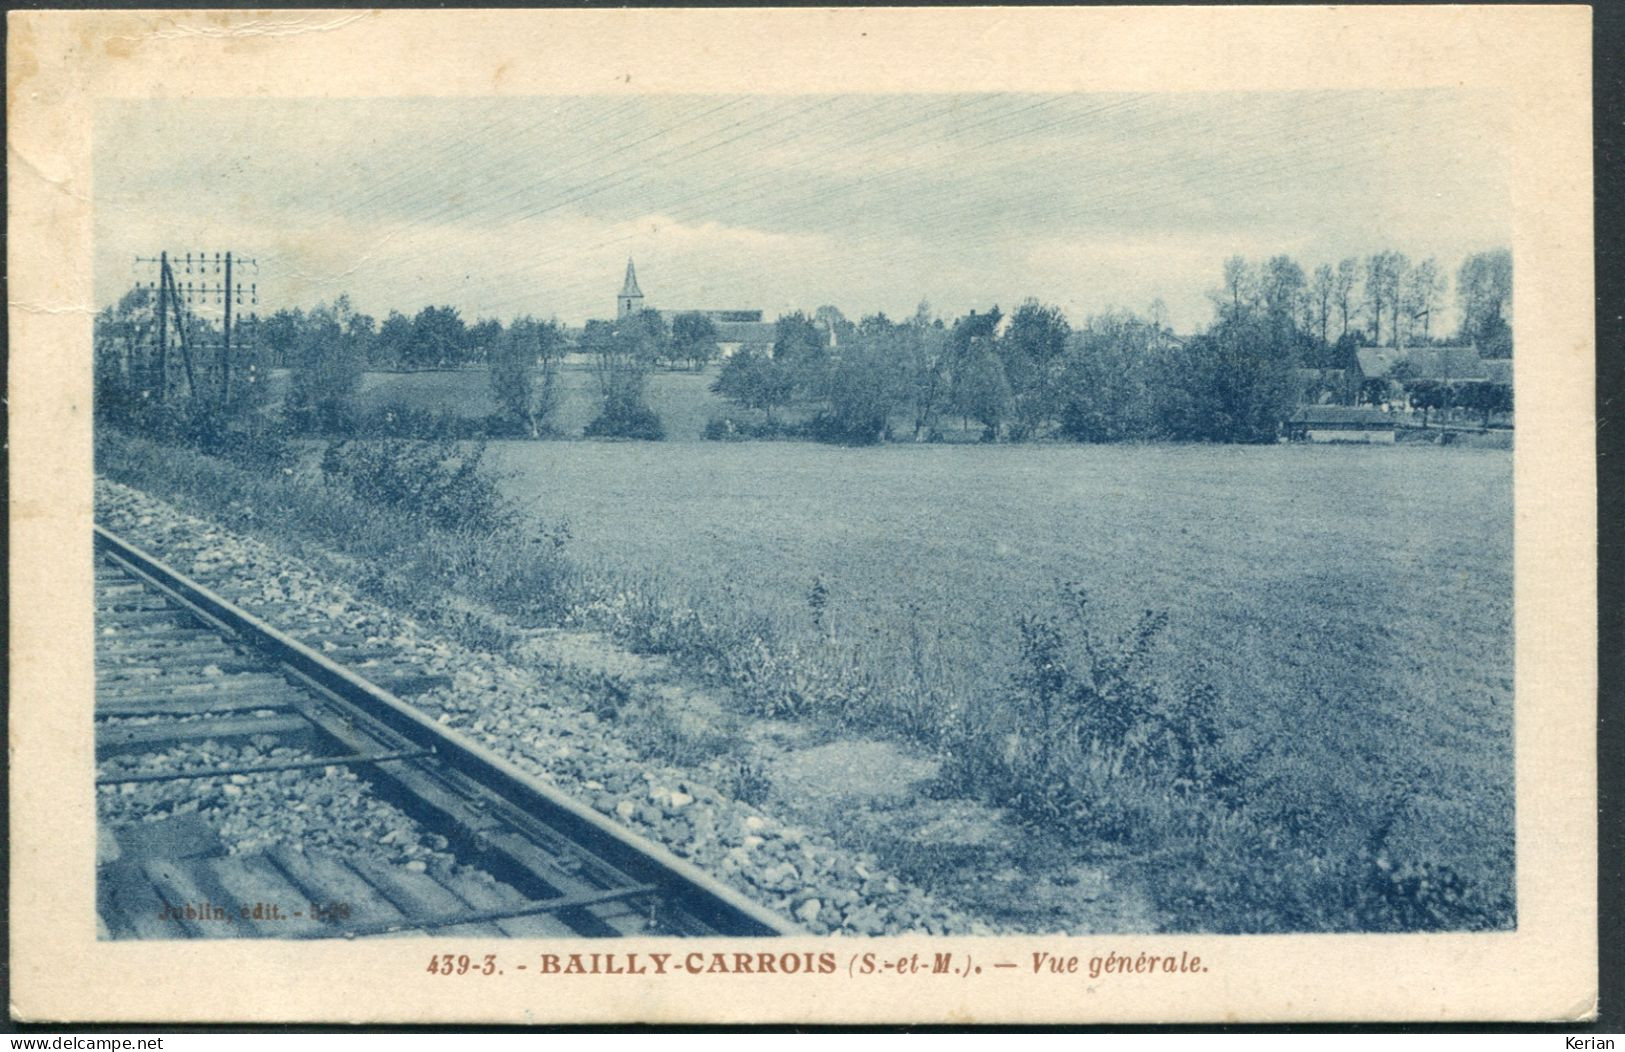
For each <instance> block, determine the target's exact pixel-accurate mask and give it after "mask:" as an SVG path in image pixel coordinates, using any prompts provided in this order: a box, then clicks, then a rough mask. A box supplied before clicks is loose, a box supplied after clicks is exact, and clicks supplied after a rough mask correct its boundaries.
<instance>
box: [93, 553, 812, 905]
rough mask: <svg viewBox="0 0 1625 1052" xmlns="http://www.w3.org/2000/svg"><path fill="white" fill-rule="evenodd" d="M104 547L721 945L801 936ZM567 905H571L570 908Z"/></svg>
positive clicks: (396, 702)
mask: <svg viewBox="0 0 1625 1052" xmlns="http://www.w3.org/2000/svg"><path fill="white" fill-rule="evenodd" d="M95 547H96V550H97V552H98V553H99V554H101V555H104V556H111V557H112V558H113V559H114V560H115V561H116V562H117V563H119V564H120V565H121V566H122V567H123V568H124V569H126V570H127V571H130V572H132V573H134V574H135V576H137V577H138V578H140V579H142V580H144V581H146V582H147V583H149V584H150V585H151V586H152V587H154V588H155V589H157V590H158V591H159V592H161V593H163V594H165V595H167V596H169V597H170V598H172V599H173V600H174V601H176V602H177V603H178V604H180V605H181V606H182V607H184V608H186V609H187V610H189V611H190V612H191V613H193V614H194V615H196V616H198V617H199V618H200V619H201V620H203V621H204V622H205V623H207V624H210V625H212V626H213V627H215V628H216V629H217V630H218V631H221V632H223V633H224V634H226V635H228V636H230V637H232V638H233V639H234V640H235V641H237V642H239V643H241V644H244V645H247V646H250V647H252V648H253V649H255V650H258V651H259V652H261V653H262V654H264V655H265V656H267V657H268V658H270V659H271V660H273V661H275V662H276V663H278V664H280V665H282V666H283V667H285V668H287V669H288V670H290V671H291V672H293V673H295V674H296V675H297V678H299V679H300V680H303V681H305V682H308V683H310V684H311V685H313V686H315V687H316V688H318V689H319V690H321V691H323V692H324V693H326V694H327V695H329V696H330V697H333V698H335V699H338V700H340V701H342V702H343V703H344V704H346V705H348V706H352V707H354V708H355V709H356V710H358V711H359V712H360V713H362V714H364V715H365V716H367V717H369V718H371V719H372V720H374V721H376V722H377V723H379V724H381V725H382V726H384V727H386V728H388V729H389V730H390V731H392V732H393V733H395V734H397V735H399V736H400V737H401V738H402V739H404V740H406V741H407V742H410V743H411V745H412V747H413V748H416V749H422V750H425V751H432V752H433V754H434V757H433V759H434V761H435V763H436V764H437V765H441V766H443V767H445V768H446V769H448V770H452V771H456V772H457V773H458V774H460V775H462V776H464V777H466V778H468V779H469V780H470V781H472V782H474V783H476V784H477V785H479V786H480V787H482V788H483V789H485V790H486V791H488V792H490V793H492V794H493V795H495V796H497V797H499V798H500V799H502V800H505V801H507V802H509V803H511V804H512V805H514V806H515V807H516V808H517V809H518V810H519V811H521V812H523V813H524V814H526V815H527V816H529V817H531V818H533V819H535V820H536V821H538V822H540V823H542V824H543V825H545V826H547V827H550V828H551V829H552V830H554V831H556V832H557V833H558V834H560V835H561V836H563V837H564V838H566V839H567V840H569V841H570V842H571V843H573V844H574V845H576V846H577V847H578V848H580V849H581V850H582V851H583V852H584V853H586V854H588V855H590V856H593V857H596V858H597V859H600V860H602V861H603V862H604V863H606V864H608V865H609V866H611V867H613V868H614V869H616V870H618V871H620V872H621V873H624V874H625V875H626V876H628V877H629V878H631V879H632V880H633V881H635V882H636V883H637V885H638V886H639V887H644V888H653V889H655V894H656V895H657V896H658V897H659V898H660V899H661V900H662V901H664V902H666V903H668V904H669V905H672V906H674V907H676V908H678V909H680V910H682V911H684V912H686V913H687V914H689V915H691V916H692V917H694V918H696V919H698V920H699V921H701V922H702V923H703V924H705V925H706V926H707V927H708V928H709V929H711V930H712V932H714V933H715V934H717V935H730V936H777V935H797V934H802V932H801V930H800V929H799V928H797V927H796V926H795V925H793V924H792V923H790V922H789V921H787V920H785V919H784V918H783V917H780V916H778V915H777V914H775V913H773V912H772V911H771V910H768V909H766V908H765V907H762V906H760V905H758V904H756V903H754V902H752V901H750V900H749V899H747V898H745V897H744V896H743V895H741V894H740V893H739V892H737V891H734V890H733V889H732V888H729V887H727V886H725V885H723V884H722V883H720V882H719V881H717V880H716V879H715V878H713V877H711V876H709V875H708V874H706V873H704V872H703V871H701V870H700V869H698V868H697V867H695V866H694V865H693V864H691V863H689V862H686V861H684V860H683V859H680V858H678V857H677V856H676V855H673V854H672V853H671V852H670V851H668V850H666V849H665V848H663V847H661V846H659V845H658V844H655V843H653V842H651V841H649V840H646V839H645V838H643V837H641V836H638V835H637V834H635V833H633V832H631V831H630V830H627V829H623V828H621V827H620V826H617V825H615V824H614V823H612V822H610V821H609V820H608V819H606V818H604V817H603V816H601V815H599V814H598V813H597V812H595V811H592V810H591V809H589V808H587V807H586V806H584V805H582V804H581V803H579V802H577V801H575V800H573V799H571V798H570V797H568V796H566V795H564V794H563V793H561V792H559V791H558V790H557V789H554V788H553V787H551V786H549V785H546V784H544V783H543V782H541V781H539V780H538V779H536V778H534V777H532V776H531V775H530V774H528V773H526V772H525V771H523V770H521V769H519V768H518V767H516V766H515V765H514V764H512V763H510V762H509V761H508V760H505V759H503V758H502V757H501V756H498V755H497V754H495V753H494V752H492V751H491V750H489V749H487V748H486V747H484V746H483V745H480V744H478V743H477V742H474V741H472V740H470V739H469V738H468V737H466V736H464V735H462V734H460V733H458V732H457V731H455V730H452V729H450V728H447V727H443V726H441V725H440V724H438V723H435V722H434V721H433V720H431V719H429V717H427V716H426V715H424V714H423V713H422V712H420V711H418V710H417V709H415V708H413V707H412V706H410V705H408V704H407V703H406V702H404V701H402V700H401V699H400V698H398V697H396V696H395V695H393V694H391V693H390V692H389V691H387V690H385V689H383V688H382V687H379V686H378V685H376V684H374V683H371V682H369V681H368V680H366V679H364V678H362V677H361V676H359V675H357V674H356V673H354V672H352V671H350V670H349V669H347V668H344V667H343V666H341V665H339V664H337V663H335V662H334V661H332V660H331V659H329V658H327V657H325V656H324V655H322V654H321V653H320V652H318V651H316V650H313V649H312V648H310V647H308V646H306V645H305V644H303V643H301V642H299V641H298V640H297V639H294V638H293V637H291V636H289V635H287V634H286V633H284V632H282V631H280V630H279V629H277V628H275V627H274V626H272V625H270V624H268V623H267V622H265V621H263V620H261V619H260V618H258V617H256V616H254V615H253V614H251V613H249V612H248V611H246V610H244V609H242V608H241V607H239V606H237V605H236V604H234V603H232V602H231V601H230V600H228V599H226V598H224V597H223V596H221V595H219V594H218V593H216V592H214V591H213V590H212V589H210V588H208V587H207V586H205V585H203V584H201V583H199V582H198V581H195V580H193V579H192V578H190V577H188V576H187V575H185V574H183V573H181V572H180V571H179V570H177V569H175V568H174V567H172V566H170V565H168V564H167V563H165V562H164V561H163V560H161V559H159V558H158V557H157V556H155V555H152V554H150V553H148V552H146V551H144V550H142V549H141V548H139V547H137V546H136V545H134V544H132V543H130V542H128V541H126V540H124V539H122V538H120V537H118V536H117V535H115V534H114V533H112V532H111V531H109V530H107V529H106V528H105V527H103V526H101V525H99V524H97V525H96V526H95ZM561 901H562V900H561Z"/></svg>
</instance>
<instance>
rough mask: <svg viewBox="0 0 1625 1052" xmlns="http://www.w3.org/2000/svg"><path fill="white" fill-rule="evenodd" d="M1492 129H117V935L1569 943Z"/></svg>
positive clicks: (951, 123)
mask: <svg viewBox="0 0 1625 1052" xmlns="http://www.w3.org/2000/svg"><path fill="white" fill-rule="evenodd" d="M1499 119H1500V116H1499V113H1498V110H1497V100H1496V98H1495V97H1494V96H1493V95H1491V94H1489V93H1484V92H1478V91H1474V90H1470V89H1467V88H1461V89H1457V88H1435V89H1416V90H1394V91H1373V90H1361V91H1347V90H1337V91H1333V90H1326V91H1270V92H1253V93H1239V92H1185V93H1173V92H1166V93H1161V92H1159V93H1146V94H1128V93H1076V94H1008V93H970V94H908V95H902V94H849V95H827V94H825V95H794V94H792V95H682V94H676V95H673V94H630V93H628V94H617V95H574V96H538V97H525V98H516V97H502V98H489V99H477V98H447V99H430V98H382V99H324V98H310V99H254V98H240V99H230V100H225V99H209V98H195V99H188V98H148V99H139V100H111V99H109V100H104V101H102V102H100V103H99V104H98V107H97V111H96V121H95V129H94V144H95V146H94V185H93V191H92V202H93V211H94V219H93V221H94V231H93V235H94V307H95V309H96V312H97V313H96V315H95V324H94V369H95V374H94V383H95V389H94V393H95V406H94V409H95V466H96V467H95V469H96V481H95V487H96V488H95V500H96V506H95V521H96V540H95V556H96V566H95V582H96V584H95V587H96V592H95V595H96V608H95V610H96V612H95V633H96V654H95V673H96V702H95V742H96V748H95V752H96V762H97V769H96V803H97V830H98V838H97V851H96V863H97V880H96V910H97V925H98V927H97V931H98V934H99V935H100V937H101V938H103V939H115V940H121V939H136V940H140V939H192V938H217V939H218V938H226V939H232V938H238V939H241V938H271V939H333V938H364V937H384V936H397V937H401V936H405V937H423V936H446V935H451V936H459V935H468V936H514V937H542V938H554V937H557V938H560V939H563V938H575V937H580V936H591V937H606V938H608V937H616V936H639V935H655V936H692V937H697V938H703V937H717V936H734V937H738V936H753V937H761V938H762V939H764V940H768V939H771V938H773V937H776V936H784V935H795V934H811V935H831V934H841V935H851V936H885V935H901V934H912V933H917V934H931V935H989V934H1049V933H1066V934H1074V935H1078V934H1094V933H1125V934H1153V933H1227V934H1228V933H1332V932H1474V931H1511V930H1515V929H1516V928H1517V921H1518V902H1517V898H1516V895H1515V885H1516V875H1517V874H1516V871H1515V865H1514V861H1515V840H1514V800H1515V795H1516V792H1515V791H1516V786H1515V784H1514V763H1513V760H1514V756H1513V712H1514V706H1513V697H1514V691H1513V674H1514V661H1513V655H1514V639H1513V453H1512V450H1513V445H1514V434H1515V426H1514V425H1515V416H1516V410H1515V401H1514V385H1513V373H1514V368H1513V361H1514V343H1515V339H1514V330H1515V325H1514V318H1513V267H1514V259H1513V254H1512V251H1511V246H1512V243H1513V230H1512V205H1511V194H1510V189H1509V184H1510V178H1511V176H1510V173H1509V162H1508V158H1507V157H1506V156H1505V155H1504V154H1505V151H1504V148H1503V137H1502V136H1500V135H1498V134H1496V133H1495V132H1494V129H1496V128H1497V127H1498V121H1499ZM1535 269H1536V270H1538V269H1539V268H1538V267H1537V268H1535ZM1526 327H1527V326H1526ZM1535 433H1536V432H1535V431H1534V430H1532V431H1531V432H1530V434H1531V435H1533V434H1535ZM773 945H774V944H772V943H770V942H765V941H764V942H763V943H762V946H763V947H764V950H763V953H761V954H758V955H755V956H754V957H752V958H751V960H753V961H756V962H758V963H759V962H761V961H763V960H765V961H768V962H771V963H772V964H773V967H774V968H777V967H780V966H781V965H782V967H783V968H788V967H789V962H791V961H794V962H796V967H797V968H801V967H803V964H805V965H806V966H807V967H809V968H814V969H816V968H817V967H819V966H820V962H819V959H818V958H817V956H816V954H813V955H810V956H809V955H807V954H789V955H788V956H785V955H780V954H777V953H776V952H774V951H773V950H772V949H771V947H772V946H773ZM487 966H489V962H488V961H484V960H482V959H481V958H479V957H478V956H476V957H473V958H468V957H463V958H457V957H455V956H448V957H446V959H444V960H442V959H440V958H438V957H436V958H434V959H433V960H431V962H430V967H431V968H435V969H441V968H443V969H446V970H450V971H452V972H455V973H457V974H462V973H464V972H467V971H469V970H470V969H472V970H474V971H476V972H477V971H479V970H480V969H481V968H482V967H487ZM753 967H754V965H753ZM768 970H771V969H768Z"/></svg>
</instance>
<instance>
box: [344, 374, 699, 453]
mask: <svg viewBox="0 0 1625 1052" xmlns="http://www.w3.org/2000/svg"><path fill="white" fill-rule="evenodd" d="M715 376H716V369H715V368H714V367H713V368H711V369H708V370H706V371H705V372H703V373H690V372H664V371H662V372H657V373H655V374H653V375H652V376H651V377H650V380H649V386H648V395H649V404H650V405H651V406H652V407H653V408H654V410H655V412H656V413H658V414H660V419H661V421H662V422H663V423H664V424H665V425H666V436H667V438H668V439H669V440H671V441H675V442H698V441H700V439H701V434H702V432H703V431H704V429H705V422H706V420H708V419H709V418H711V417H712V416H719V415H722V414H725V413H726V412H727V411H728V403H727V402H726V401H724V400H723V399H721V398H719V397H717V396H716V395H714V394H712V393H711V392H710V390H709V386H710V384H711V381H712V379H714V378H715ZM559 378H560V381H561V383H562V393H561V399H560V402H559V407H558V409H557V411H556V415H555V417H554V419H553V426H554V428H555V429H556V430H557V431H558V432H559V433H560V434H563V435H567V436H570V437H579V436H580V434H581V432H582V429H583V428H585V427H586V426H587V424H588V423H590V422H591V421H592V419H593V417H595V416H597V415H598V410H599V404H598V391H597V389H596V386H595V384H594V381H593V373H592V369H591V367H589V366H587V365H581V364H574V363H571V364H567V365H565V366H563V367H562V368H561V369H560V370H559ZM359 402H360V404H361V406H362V407H363V408H365V409H372V408H376V407H379V406H384V405H389V404H399V405H407V406H410V407H412V408H414V409H429V410H435V411H443V412H452V413H456V414H457V415H459V416H467V417H483V416H486V415H488V414H490V413H493V412H495V411H496V406H495V404H494V403H493V402H492V401H491V380H490V374H489V373H487V372H486V370H485V369H483V368H479V369H461V370H456V371H449V372H443V371H437V372H421V373H384V372H375V373H365V374H363V376H362V379H361V392H360V398H359Z"/></svg>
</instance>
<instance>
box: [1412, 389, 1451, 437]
mask: <svg viewBox="0 0 1625 1052" xmlns="http://www.w3.org/2000/svg"><path fill="white" fill-rule="evenodd" d="M1405 394H1406V397H1407V399H1408V400H1409V401H1410V403H1411V408H1412V409H1420V410H1421V411H1422V427H1423V428H1426V427H1427V426H1428V412H1429V411H1430V410H1434V409H1443V408H1445V406H1447V405H1450V404H1451V398H1450V394H1451V392H1450V390H1449V388H1448V387H1447V385H1445V384H1442V383H1440V382H1439V381H1437V380H1412V381H1410V382H1409V383H1407V384H1406V385H1405Z"/></svg>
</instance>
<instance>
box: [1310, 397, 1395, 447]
mask: <svg viewBox="0 0 1625 1052" xmlns="http://www.w3.org/2000/svg"><path fill="white" fill-rule="evenodd" d="M1398 427H1399V425H1398V421H1397V420H1396V418H1395V417H1394V416H1393V415H1392V414H1389V413H1384V412H1383V411H1382V410H1380V409H1373V408H1370V407H1369V406H1352V405H1306V406H1302V407H1300V408H1299V409H1298V411H1297V412H1295V413H1293V414H1292V417H1291V419H1289V420H1288V421H1287V425H1286V434H1287V438H1288V439H1290V440H1292V441H1295V442H1358V443H1362V444H1368V445H1369V444H1381V445H1392V444H1393V443H1394V440H1395V436H1396V433H1397V431H1398Z"/></svg>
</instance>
